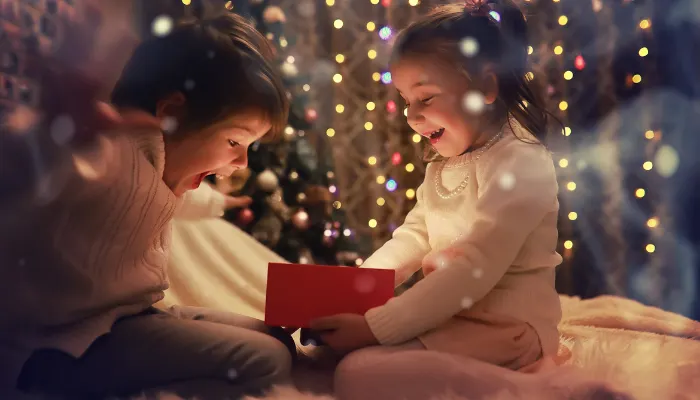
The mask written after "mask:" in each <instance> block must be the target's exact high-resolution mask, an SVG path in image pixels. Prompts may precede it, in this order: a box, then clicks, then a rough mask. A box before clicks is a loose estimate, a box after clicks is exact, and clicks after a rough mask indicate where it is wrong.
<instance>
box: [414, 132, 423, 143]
mask: <svg viewBox="0 0 700 400" xmlns="http://www.w3.org/2000/svg"><path fill="white" fill-rule="evenodd" d="M420 140H421V136H420V135H419V134H417V133H414V134H413V143H420Z"/></svg>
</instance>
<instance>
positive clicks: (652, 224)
mask: <svg viewBox="0 0 700 400" xmlns="http://www.w3.org/2000/svg"><path fill="white" fill-rule="evenodd" d="M647 226H648V227H649V228H656V227H657V226H659V219H658V218H656V217H653V218H649V220H648V221H647Z"/></svg>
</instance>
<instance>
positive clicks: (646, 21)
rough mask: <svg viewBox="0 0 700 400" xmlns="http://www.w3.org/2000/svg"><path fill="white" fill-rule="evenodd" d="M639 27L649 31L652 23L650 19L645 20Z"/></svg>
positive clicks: (640, 22)
mask: <svg viewBox="0 0 700 400" xmlns="http://www.w3.org/2000/svg"><path fill="white" fill-rule="evenodd" d="M639 27H640V28H642V29H649V27H651V21H649V20H648V19H643V20H641V21H639Z"/></svg>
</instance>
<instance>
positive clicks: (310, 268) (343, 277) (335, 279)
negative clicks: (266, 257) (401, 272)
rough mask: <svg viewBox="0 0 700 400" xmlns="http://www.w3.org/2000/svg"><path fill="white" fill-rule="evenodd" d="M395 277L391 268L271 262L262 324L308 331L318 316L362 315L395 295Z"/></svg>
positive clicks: (268, 268)
mask: <svg viewBox="0 0 700 400" xmlns="http://www.w3.org/2000/svg"><path fill="white" fill-rule="evenodd" d="M394 275H395V271H394V270H391V269H371V268H354V267H335V266H324V265H305V264H275V263H270V264H269V265H268V267H267V293H266V301H265V324H267V325H269V326H286V327H295V328H308V327H309V323H310V322H311V321H312V320H313V319H316V318H319V317H326V316H329V315H335V314H342V313H352V314H364V313H365V312H366V311H367V310H369V309H370V308H373V307H376V306H380V305H382V304H384V303H386V302H387V301H388V300H389V299H390V298H392V297H393V296H394V279H395V278H394Z"/></svg>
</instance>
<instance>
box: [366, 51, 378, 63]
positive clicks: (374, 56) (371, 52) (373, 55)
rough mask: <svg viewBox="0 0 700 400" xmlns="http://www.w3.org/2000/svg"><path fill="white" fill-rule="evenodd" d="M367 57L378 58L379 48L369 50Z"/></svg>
mask: <svg viewBox="0 0 700 400" xmlns="http://www.w3.org/2000/svg"><path fill="white" fill-rule="evenodd" d="M367 57H369V59H370V60H374V59H375V58H377V50H374V49H371V50H370V51H368V52H367Z"/></svg>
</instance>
